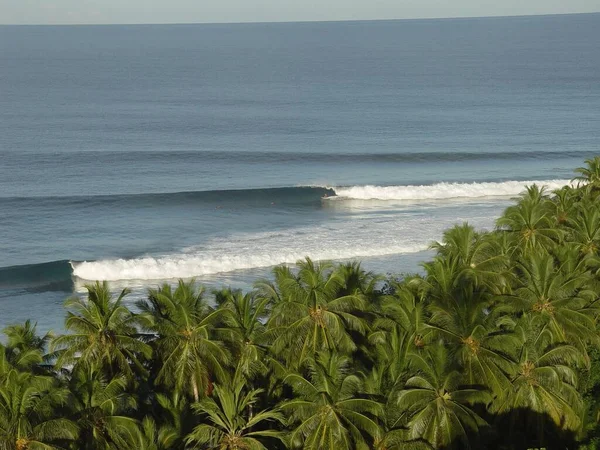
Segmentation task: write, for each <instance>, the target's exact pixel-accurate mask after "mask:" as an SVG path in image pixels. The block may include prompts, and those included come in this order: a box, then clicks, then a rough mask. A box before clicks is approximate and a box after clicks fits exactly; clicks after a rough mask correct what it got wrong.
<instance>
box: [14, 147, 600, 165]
mask: <svg viewBox="0 0 600 450" xmlns="http://www.w3.org/2000/svg"><path fill="white" fill-rule="evenodd" d="M595 154H596V152H595V151H585V150H583V151H582V150H567V151H555V152H552V151H540V150H531V151H523V150H519V151H484V152H482V151H477V152H473V151H420V152H419V151H414V152H410V151H401V152H379V153H377V152H374V153H367V152H364V153H358V152H348V153H344V152H332V153H328V152H284V151H253V152H249V151H225V152H224V151H214V150H164V151H163V150H138V151H129V150H128V151H125V152H124V151H93V150H86V151H70V152H64V153H59V154H52V155H48V154H47V153H37V152H26V153H23V154H22V155H16V156H15V157H16V158H23V160H24V161H30V160H31V158H32V157H35V158H36V160H38V159H39V160H40V161H42V162H43V161H46V160H47V162H51V163H53V164H77V163H89V161H90V160H93V161H94V162H96V163H107V164H112V163H113V162H114V161H115V160H118V161H120V162H121V163H124V164H126V163H130V164H138V163H139V161H140V159H141V158H143V160H144V161H145V162H150V163H155V164H160V163H161V162H163V161H167V160H169V161H171V160H177V161H179V162H184V163H185V162H189V163H190V164H192V163H194V164H195V163H198V161H202V162H203V163H205V164H206V163H226V164H231V163H235V162H240V163H244V164H269V165H273V164H290V163H302V164H306V163H319V164H353V163H356V164H368V163H404V164H420V163H424V164H431V163H436V162H448V163H452V162H472V161H511V160H512V161H528V160H529V161H531V160H542V159H547V158H548V157H550V156H551V157H552V158H555V159H557V158H560V159H568V158H577V159H585V158H588V157H593V156H595Z"/></svg>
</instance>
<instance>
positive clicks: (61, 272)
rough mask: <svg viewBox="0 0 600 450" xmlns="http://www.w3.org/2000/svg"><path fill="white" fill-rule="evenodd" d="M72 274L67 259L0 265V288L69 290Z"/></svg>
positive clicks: (35, 290)
mask: <svg viewBox="0 0 600 450" xmlns="http://www.w3.org/2000/svg"><path fill="white" fill-rule="evenodd" d="M72 274H73V269H72V267H71V263H70V262H69V261H67V260H61V261H52V262H47V263H41V264H27V265H22V266H10V267H0V289H25V290H28V291H33V292H43V291H64V292H71V291H72V290H73V279H72Z"/></svg>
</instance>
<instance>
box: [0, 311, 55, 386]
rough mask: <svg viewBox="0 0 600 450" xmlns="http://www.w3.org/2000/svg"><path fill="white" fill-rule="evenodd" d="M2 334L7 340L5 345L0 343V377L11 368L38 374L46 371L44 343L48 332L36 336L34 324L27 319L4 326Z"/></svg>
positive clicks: (48, 337) (46, 340)
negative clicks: (20, 322) (21, 322)
mask: <svg viewBox="0 0 600 450" xmlns="http://www.w3.org/2000/svg"><path fill="white" fill-rule="evenodd" d="M4 334H5V335H6V337H7V342H6V346H4V345H2V344H0V378H1V377H2V376H3V375H6V374H8V373H9V372H10V370H11V369H17V370H20V371H25V372H34V373H36V374H38V375H43V374H47V373H48V369H49V366H48V365H46V364H44V363H45V362H46V360H47V359H48V357H47V356H46V345H47V344H48V342H49V340H50V339H51V334H50V333H46V334H45V335H44V336H38V335H37V333H36V324H34V323H32V322H31V321H29V320H27V321H26V322H25V323H24V324H16V325H10V326H8V327H6V328H5V329H4Z"/></svg>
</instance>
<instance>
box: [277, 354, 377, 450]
mask: <svg viewBox="0 0 600 450" xmlns="http://www.w3.org/2000/svg"><path fill="white" fill-rule="evenodd" d="M305 366H306V369H307V371H308V376H307V377H306V378H305V377H303V376H302V375H300V374H297V373H291V374H289V375H287V376H286V377H285V379H284V382H285V383H286V384H288V385H289V386H291V387H292V389H293V391H294V394H295V398H294V399H292V400H289V401H286V402H284V403H283V404H282V405H281V408H282V409H283V410H284V411H285V412H286V413H287V414H288V416H289V421H290V424H292V425H294V429H293V431H292V432H291V434H290V436H289V445H290V447H291V448H303V449H307V450H313V449H314V450H317V449H347V450H350V449H368V448H369V443H372V442H373V440H374V439H377V438H379V437H380V435H381V428H380V426H379V423H378V420H377V417H379V416H381V415H382V413H383V409H382V406H381V404H380V403H378V402H376V401H374V400H371V399H369V398H366V397H365V396H364V395H362V386H363V380H362V377H361V376H360V375H359V374H356V373H353V371H352V360H351V359H350V358H349V357H347V356H344V355H340V354H337V353H333V352H319V353H317V354H316V357H315V359H312V358H308V359H306V361H305Z"/></svg>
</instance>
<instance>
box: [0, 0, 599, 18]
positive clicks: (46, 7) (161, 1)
mask: <svg viewBox="0 0 600 450" xmlns="http://www.w3.org/2000/svg"><path fill="white" fill-rule="evenodd" d="M585 12H600V0H0V24H113V23H128V24H134V23H226V22H288V21H313V20H362V19H415V18H433V17H480V16H513V15H533V14H568V13H585Z"/></svg>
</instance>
